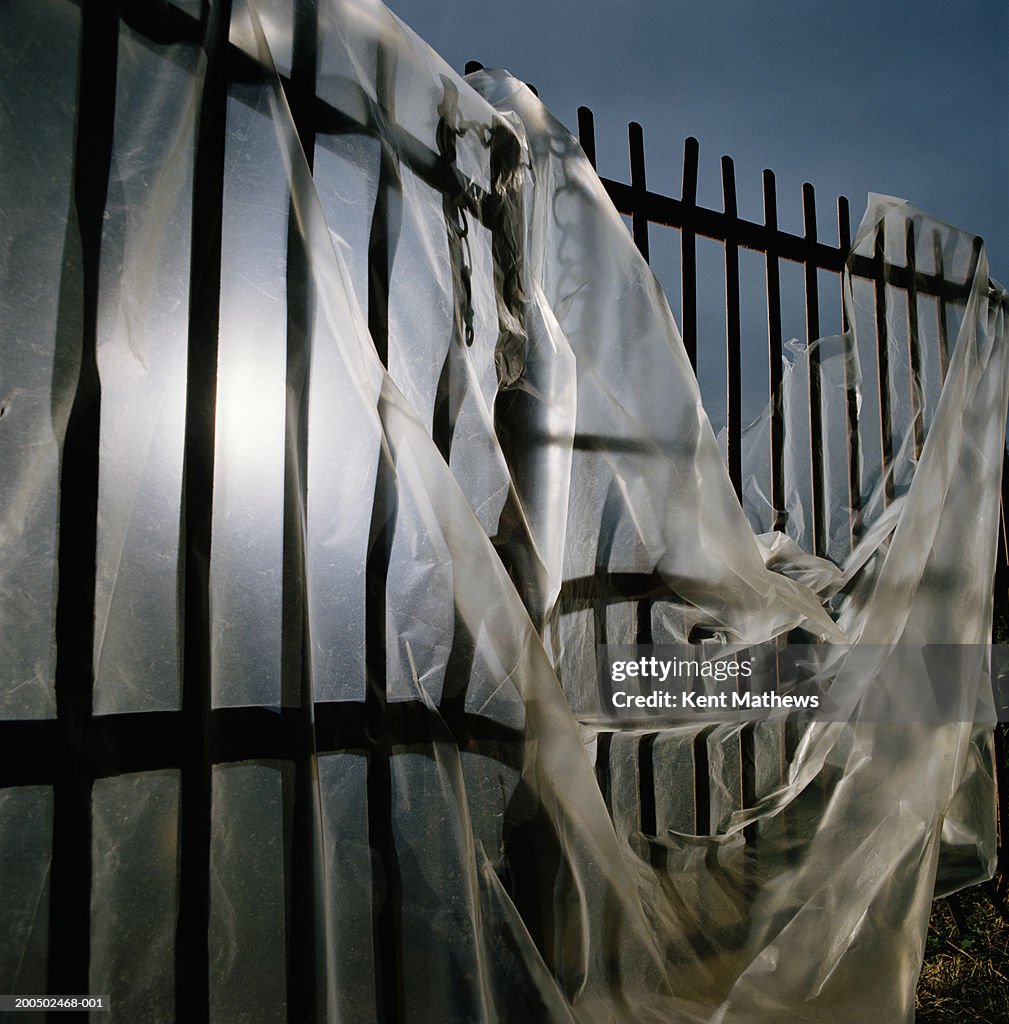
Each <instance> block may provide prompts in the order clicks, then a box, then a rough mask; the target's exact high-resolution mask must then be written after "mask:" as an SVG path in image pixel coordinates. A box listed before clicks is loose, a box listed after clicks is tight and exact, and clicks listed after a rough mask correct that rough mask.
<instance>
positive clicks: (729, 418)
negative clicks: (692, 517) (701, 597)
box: [722, 156, 743, 498]
mask: <svg viewBox="0 0 1009 1024" xmlns="http://www.w3.org/2000/svg"><path fill="white" fill-rule="evenodd" d="M722 203H723V206H724V209H725V216H726V219H727V221H728V223H727V224H726V238H725V384H726V405H725V427H726V431H725V432H726V435H727V457H728V464H729V479H730V480H731V481H732V486H733V488H735V491H736V497H737V498H739V497H742V493H743V470H742V455H741V447H742V436H743V424H742V397H741V385H740V365H739V247H738V245H737V243H736V241H735V239H734V238H733V237H731V236H733V235H734V234H735V232H736V230H737V228H736V219H737V212H736V175H735V171H734V170H733V166H732V159H731V158H730V157H727V156H723V157H722Z"/></svg>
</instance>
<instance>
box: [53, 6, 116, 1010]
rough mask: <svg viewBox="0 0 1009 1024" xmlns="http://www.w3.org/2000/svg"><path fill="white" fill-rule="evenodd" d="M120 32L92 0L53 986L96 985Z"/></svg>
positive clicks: (85, 46)
mask: <svg viewBox="0 0 1009 1024" xmlns="http://www.w3.org/2000/svg"><path fill="white" fill-rule="evenodd" d="M118 42H119V18H118V15H117V14H116V12H115V7H112V6H109V5H100V4H86V5H85V6H84V8H83V13H82V18H81V38H80V65H79V71H78V80H79V87H78V97H79V100H78V103H79V107H78V115H77V136H76V144H75V151H74V192H73V210H72V212H71V219H70V224H69V225H68V230H67V236H66V257H67V262H68V267H67V272H66V273H65V281H64V284H63V286H62V287H61V294H60V310H59V316H60V324H59V331H58V337H59V342H58V343H59V344H60V345H61V347H62V346H63V345H64V344H66V345H67V346H68V347H72V348H73V349H76V350H77V351H76V352H74V355H77V354H78V353H79V361H80V368H79V371H78V375H77V382H76V386H75V389H74V396H73V401H72V404H71V407H70V415H69V417H68V419H67V425H66V434H65V437H64V441H63V450H62V453H61V460H60V494H59V502H60V506H59V508H60V518H59V530H60V532H59V542H58V552H57V565H58V590H57V596H56V624H55V625H56V629H55V633H56V670H55V692H56V716H57V719H58V722H59V732H60V734H61V736H62V739H63V743H62V744H61V748H60V750H61V753H60V756H59V757H58V763H57V764H56V765H54V773H53V774H54V781H55V786H54V792H53V814H54V817H53V836H52V869H51V871H52V873H51V879H50V891H49V929H48V931H49V935H48V940H49V948H48V964H47V970H48V985H49V991H50V992H52V993H55V994H58V993H68V992H69V993H74V992H87V991H89V984H88V969H89V962H90V944H91V943H90V940H91V919H90V918H91V788H92V776H91V769H90V767H89V764H88V761H87V758H86V743H87V731H88V724H89V722H90V719H91V706H92V689H93V683H94V654H93V652H94V613H95V574H96V549H97V539H98V474H99V434H100V423H101V382H100V379H99V375H98V358H97V344H98V307H99V287H100V277H101V252H102V228H103V224H104V215H105V203H106V197H107V194H108V180H109V169H110V167H111V164H112V148H113V140H114V133H115V109H116V62H117V55H118ZM75 221H76V228H77V230H78V231H79V244H80V249H79V253H78V252H76V251H75V247H76V242H77V239H76V238H75V237H74V222H75ZM78 260H79V262H78ZM78 288H79V289H80V291H78ZM68 354H69V353H68Z"/></svg>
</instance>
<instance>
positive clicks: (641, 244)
mask: <svg viewBox="0 0 1009 1024" xmlns="http://www.w3.org/2000/svg"><path fill="white" fill-rule="evenodd" d="M627 147H628V150H629V151H630V158H631V194H632V196H633V197H634V198H633V204H634V207H633V210H632V212H631V232H632V234H633V235H634V244H635V245H636V246H637V247H638V252H640V253H641V255H642V256H644V258H645V259H646V260H647V259H648V214H647V212H646V209H645V203H646V192H647V186H646V185H645V142H644V136H643V135H642V132H641V125H640V124H638V123H637V121H631V123H630V124H629V125H628V126H627Z"/></svg>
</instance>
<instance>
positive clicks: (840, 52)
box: [389, 0, 1009, 283]
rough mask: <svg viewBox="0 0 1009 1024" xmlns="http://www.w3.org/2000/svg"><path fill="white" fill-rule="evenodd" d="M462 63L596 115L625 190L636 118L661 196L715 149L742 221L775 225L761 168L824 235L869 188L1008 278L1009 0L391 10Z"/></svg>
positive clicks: (671, 0) (494, 3)
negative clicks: (768, 216)
mask: <svg viewBox="0 0 1009 1024" xmlns="http://www.w3.org/2000/svg"><path fill="white" fill-rule="evenodd" d="M389 6H390V7H391V8H392V9H393V10H394V11H395V12H396V13H397V14H398V15H399V16H400V17H401V18H402V19H403V20H404V21H406V23H407V24H408V25H410V26H411V27H412V28H413V29H414V30H415V31H417V32H418V33H419V34H420V35H421V36H422V37H424V38H425V39H426V40H427V41H428V42H429V43H430V44H431V45H432V46H433V47H434V48H435V49H436V50H437V51H438V52H439V53H441V55H442V56H443V57H445V59H446V60H448V62H449V63H450V64H452V65H453V66H455V67H457V68H461V67H462V65H463V64H464V63H465V61H466V60H467V59H470V58H472V59H476V60H480V61H482V62H483V63H484V64H486V65H488V66H491V67H506V68H508V69H509V70H510V71H512V72H513V73H514V74H516V75H517V76H519V77H521V78H524V79H525V80H527V81H530V82H533V83H534V84H535V85H536V86H537V88H538V89H539V92H540V96H541V98H542V99H543V100H544V101H545V102H546V104H547V105H548V106H549V107H550V108H551V109H552V110H553V111H554V113H555V114H556V115H557V116H558V117H560V119H561V120H562V121H564V122H565V123H566V124H568V125H569V126H573V125H574V123H575V111H576V108H577V107H578V105H579V104H580V103H581V104H585V105H587V106H590V107H591V108H592V109H593V110H594V112H595V114H596V123H597V134H598V137H599V141H598V148H599V157H600V159H599V165H600V171H601V172H602V173H603V174H606V175H609V176H611V177H619V178H623V179H626V177H627V157H626V142H625V139H626V136H625V134H624V133H625V125H626V123H627V122H628V121H630V120H637V121H640V122H641V123H642V125H643V126H644V130H645V146H646V155H647V160H648V179H649V185H650V186H651V187H652V188H655V189H659V190H662V191H669V192H672V193H673V194H678V189H679V174H680V163H681V159H682V157H681V153H682V150H681V145H682V139H683V137H684V136H686V135H695V136H696V137H697V138H698V139H699V140H700V151H701V168H700V181H699V192H700V198H701V201H702V202H704V203H705V204H706V205H709V206H718V205H719V204H720V202H721V193H720V179H719V170H718V159H719V157H720V156H721V154H723V153H728V154H729V155H731V156H732V157H733V158H734V160H735V162H736V180H737V187H738V190H739V202H740V213H741V214H742V215H743V216H747V217H751V218H753V219H759V217H760V209H761V208H760V191H759V188H760V172H761V170H762V169H763V168H764V167H771V168H772V169H773V170H774V171H775V173H776V175H777V179H778V194H779V220H780V222H781V224H782V226H783V227H785V228H788V229H790V230H798V229H799V228H800V227H801V206H800V201H799V189H800V186H801V184H802V182H803V181H811V182H812V183H813V184H814V185H815V186H816V189H817V193H818V196H821V197H822V198H823V202H821V203H820V214H819V220H820V223H821V225H822V233H823V234H824V235H825V236H826V237H833V235H832V233H831V232H832V231H833V227H834V221H833V210H832V201H833V199H834V197H836V195H837V194H838V193H843V194H845V195H847V196H848V198H849V200H850V201H851V208H852V217H853V219H854V221H855V223H856V225H857V221H858V219H859V218H860V216H861V213H862V211H863V210H864V208H865V197H866V194H867V193H868V192H869V191H875V192H885V193H889V194H892V195H899V196H902V197H904V198H906V199H909V200H911V201H912V202H913V203H914V204H915V205H917V206H919V207H921V208H923V209H925V210H927V211H928V212H930V213H933V214H935V215H936V216H938V217H940V218H942V219H943V220H947V221H951V222H952V223H954V224H956V225H957V226H960V227H963V228H966V229H968V230H970V231H973V232H975V233H978V234H981V235H983V236H984V237H985V238H986V240H987V241H988V248H989V257H990V259H991V263H992V272H993V276H994V277H996V278H998V279H1000V280H1001V281H1003V283H1005V282H1006V281H1007V279H1009V3H1007V2H1006V0H957V2H955V3H951V2H949V0H916V2H914V3H907V2H899V3H898V2H894V0H883V2H876V3H873V2H867V0H845V2H841V3H832V2H827V0H691V2H685V0H624V2H620V0H614V2H609V3H599V2H593V0H587V2H586V0H582V2H577V0H511V2H502V0H390V2H389Z"/></svg>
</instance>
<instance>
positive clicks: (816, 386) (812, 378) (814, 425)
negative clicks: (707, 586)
mask: <svg viewBox="0 0 1009 1024" xmlns="http://www.w3.org/2000/svg"><path fill="white" fill-rule="evenodd" d="M802 224H803V235H804V238H805V242H806V247H805V248H806V253H805V260H804V261H803V269H804V271H805V284H806V349H807V352H808V354H809V470H810V483H811V487H812V495H813V513H812V520H813V521H812V523H811V526H812V533H813V553H814V554H816V555H824V554H826V551H827V541H828V536H827V524H826V508H825V501H824V478H823V468H824V459H823V404H822V398H821V394H820V388H821V376H820V350H819V348H818V347H816V346H815V345H814V342H815V341H816V340H817V339H818V338H819V337H820V300H819V294H818V287H817V280H816V272H817V266H816V196H815V193H814V191H813V186H812V185H810V184H809V182H806V183H805V184H804V185H803V186H802Z"/></svg>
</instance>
